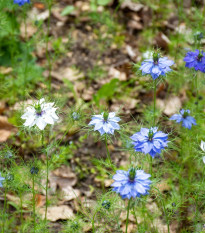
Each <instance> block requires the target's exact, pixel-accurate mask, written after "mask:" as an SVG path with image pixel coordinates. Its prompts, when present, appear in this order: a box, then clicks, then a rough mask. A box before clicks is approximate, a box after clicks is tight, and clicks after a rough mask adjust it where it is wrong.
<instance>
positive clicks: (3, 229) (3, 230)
mask: <svg viewBox="0 0 205 233" xmlns="http://www.w3.org/2000/svg"><path fill="white" fill-rule="evenodd" d="M6 194H7V187H5V191H4V210H3V223H2V225H3V226H2V233H4V232H5V222H6V218H5V215H6V204H7V201H6Z"/></svg>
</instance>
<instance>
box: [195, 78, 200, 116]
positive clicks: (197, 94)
mask: <svg viewBox="0 0 205 233" xmlns="http://www.w3.org/2000/svg"><path fill="white" fill-rule="evenodd" d="M195 89H196V110H197V112H198V106H199V92H198V75H197V74H196V75H195Z"/></svg>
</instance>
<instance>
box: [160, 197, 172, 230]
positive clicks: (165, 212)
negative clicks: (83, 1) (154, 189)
mask: <svg viewBox="0 0 205 233" xmlns="http://www.w3.org/2000/svg"><path fill="white" fill-rule="evenodd" d="M161 202H162V206H163V209H164V214H165V218H166V223H167V230H168V233H170V229H169V218H168V216H167V211H166V208H165V204H164V201H163V200H162V197H161Z"/></svg>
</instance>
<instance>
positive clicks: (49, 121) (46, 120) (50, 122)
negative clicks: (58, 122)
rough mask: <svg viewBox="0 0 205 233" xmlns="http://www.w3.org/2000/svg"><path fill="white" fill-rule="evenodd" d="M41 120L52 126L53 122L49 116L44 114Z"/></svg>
mask: <svg viewBox="0 0 205 233" xmlns="http://www.w3.org/2000/svg"><path fill="white" fill-rule="evenodd" d="M42 118H43V120H44V121H45V122H46V123H48V124H51V125H53V124H54V120H53V118H52V117H51V116H50V115H48V114H46V115H44V116H43V117H42Z"/></svg>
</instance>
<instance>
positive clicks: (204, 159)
mask: <svg viewBox="0 0 205 233" xmlns="http://www.w3.org/2000/svg"><path fill="white" fill-rule="evenodd" d="M202 159H203V162H204V164H205V156H203V158H202Z"/></svg>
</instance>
